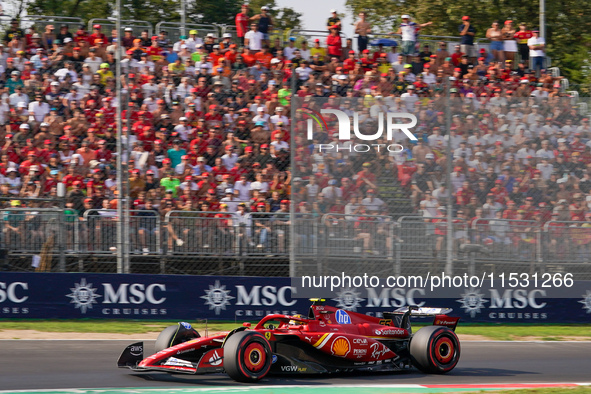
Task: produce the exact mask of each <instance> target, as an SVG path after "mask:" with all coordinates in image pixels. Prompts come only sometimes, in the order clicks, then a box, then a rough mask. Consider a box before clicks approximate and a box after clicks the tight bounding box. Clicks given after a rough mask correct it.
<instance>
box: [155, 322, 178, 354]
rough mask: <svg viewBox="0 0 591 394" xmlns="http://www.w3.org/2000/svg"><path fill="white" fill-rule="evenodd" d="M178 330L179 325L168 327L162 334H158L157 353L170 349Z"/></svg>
mask: <svg viewBox="0 0 591 394" xmlns="http://www.w3.org/2000/svg"><path fill="white" fill-rule="evenodd" d="M178 328H179V326H178V325H175V326H168V327H166V328H165V329H164V330H162V331H161V332H160V334H158V338H156V343H154V350H156V353H158V352H159V351H161V350H164V349H167V348H169V347H170V343H171V342H172V340H173V339H174V335H175V334H176V332H177V330H178Z"/></svg>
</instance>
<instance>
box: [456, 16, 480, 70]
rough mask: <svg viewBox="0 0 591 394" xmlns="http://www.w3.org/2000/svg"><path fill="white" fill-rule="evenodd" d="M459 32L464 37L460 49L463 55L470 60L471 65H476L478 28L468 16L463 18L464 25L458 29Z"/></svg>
mask: <svg viewBox="0 0 591 394" xmlns="http://www.w3.org/2000/svg"><path fill="white" fill-rule="evenodd" d="M458 31H459V32H460V35H461V36H462V39H461V41H460V43H461V48H460V49H461V51H462V53H464V54H466V55H467V56H468V57H469V58H470V61H471V63H472V64H474V63H475V60H476V47H475V46H474V36H475V35H476V28H475V27H474V26H473V25H472V23H471V22H470V17H469V16H467V15H466V16H463V17H462V24H461V25H460V26H459V27H458Z"/></svg>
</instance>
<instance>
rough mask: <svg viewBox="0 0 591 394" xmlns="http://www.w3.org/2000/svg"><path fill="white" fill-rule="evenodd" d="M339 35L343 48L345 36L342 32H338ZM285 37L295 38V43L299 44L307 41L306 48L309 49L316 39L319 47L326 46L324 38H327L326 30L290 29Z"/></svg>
mask: <svg viewBox="0 0 591 394" xmlns="http://www.w3.org/2000/svg"><path fill="white" fill-rule="evenodd" d="M339 35H340V36H341V40H342V43H343V46H345V45H346V40H347V38H348V37H347V35H346V34H345V33H343V32H340V33H339ZM286 37H288V38H289V37H295V38H296V42H300V41H301V40H302V39H304V40H306V41H308V47H309V48H311V47H312V46H313V44H314V43H313V42H312V41H311V40H314V39H316V38H318V39H319V40H320V44H321V46H324V45H322V44H326V37H328V30H306V29H292V30H289V31H288V32H287V35H286Z"/></svg>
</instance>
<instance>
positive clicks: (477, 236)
mask: <svg viewBox="0 0 591 394" xmlns="http://www.w3.org/2000/svg"><path fill="white" fill-rule="evenodd" d="M145 212H146V211H145V210H132V211H130V215H131V216H130V231H129V233H130V238H129V240H128V241H127V242H128V243H129V252H130V257H131V258H135V259H136V261H140V262H144V263H146V262H151V263H152V264H154V265H156V266H157V272H160V273H164V272H177V273H179V272H183V273H184V272H194V271H195V270H198V269H201V268H203V267H207V273H210V274H215V273H229V272H231V273H234V274H243V273H245V272H252V268H253V267H256V268H257V271H256V272H258V273H259V275H261V274H262V275H273V274H274V271H273V270H275V268H276V265H277V264H283V266H284V267H286V266H287V264H288V261H289V257H290V254H291V252H292V248H294V249H293V251H295V253H296V255H297V260H298V262H299V263H302V264H306V262H307V263H308V264H309V267H314V268H313V269H314V270H317V272H318V273H320V274H330V273H334V272H341V271H343V270H348V271H351V270H360V269H366V268H367V265H368V264H370V265H371V267H372V272H378V273H380V274H391V273H395V274H397V275H398V274H401V273H402V274H415V273H420V272H423V271H424V272H427V271H428V270H432V269H443V265H442V263H444V262H445V260H446V256H447V255H446V242H447V234H448V232H447V219H446V218H445V217H422V216H403V217H400V218H399V219H398V220H393V218H392V217H391V216H385V215H367V214H362V215H360V214H331V213H329V214H325V215H322V216H318V215H312V214H303V213H296V214H295V220H292V216H291V215H290V214H289V213H287V212H261V213H257V212H254V213H247V214H245V215H243V216H241V217H239V216H237V215H236V214H227V213H224V212H201V211H171V212H168V213H167V214H166V215H164V216H161V215H159V214H157V213H156V216H140V215H143V214H145ZM220 214H221V215H220ZM1 215H2V221H0V230H1V231H0V236H1V238H0V249H2V251H3V254H6V255H7V256H6V257H5V262H4V266H5V269H6V270H17V271H19V270H24V269H30V267H31V260H30V258H31V257H32V256H39V257H40V258H41V261H42V263H43V264H44V265H45V270H48V271H59V272H66V271H71V270H75V271H86V272H96V271H97V270H98V271H99V272H100V270H103V269H104V270H107V271H109V272H113V268H114V267H115V266H116V248H117V247H119V245H117V244H116V231H117V230H116V224H117V220H119V218H118V217H117V211H116V210H111V209H92V210H88V211H86V212H85V213H84V215H83V216H82V217H79V216H78V214H77V213H75V211H74V212H72V211H68V210H67V209H55V208H44V209H43V208H14V209H4V210H2V211H1ZM451 226H452V234H453V235H452V236H453V245H454V246H453V250H452V254H453V261H454V271H456V270H457V271H463V270H472V269H473V270H474V272H481V271H483V270H494V271H497V272H502V271H503V270H511V269H515V266H516V265H521V266H524V267H527V268H530V269H536V270H538V271H539V272H547V271H550V272H563V271H565V272H566V270H568V272H574V273H575V275H577V274H579V275H584V276H585V277H586V276H589V272H588V266H589V261H590V258H589V256H591V222H575V221H563V222H560V221H550V222H547V223H545V224H543V225H542V224H541V223H540V222H537V221H532V220H507V219H476V220H473V221H472V223H471V224H470V223H468V221H466V220H464V219H461V218H453V219H452V224H451ZM292 237H293V238H292ZM178 240H180V241H181V242H178ZM438 242H439V243H440V244H439V245H438ZM27 256H28V258H27ZM97 258H99V261H100V262H101V263H105V264H106V266H107V267H108V268H105V265H102V266H100V267H99V268H97V266H93V265H92V264H87V263H88V262H89V261H93V259H97ZM188 258H189V259H188ZM23 259H25V260H23ZM138 259H139V260H138ZM360 262H363V264H360ZM207 264H209V265H207ZM470 264H471V265H472V267H471V268H470V267H469V266H470ZM249 270H251V271H249ZM282 272H283V271H282ZM285 275H287V270H285Z"/></svg>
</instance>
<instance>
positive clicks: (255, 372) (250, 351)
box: [224, 331, 273, 383]
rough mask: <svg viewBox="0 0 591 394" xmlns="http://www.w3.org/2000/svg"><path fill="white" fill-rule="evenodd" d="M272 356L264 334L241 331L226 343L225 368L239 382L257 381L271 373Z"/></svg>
mask: <svg viewBox="0 0 591 394" xmlns="http://www.w3.org/2000/svg"><path fill="white" fill-rule="evenodd" d="M272 356H273V355H272V353H271V345H270V344H269V341H267V339H266V338H265V337H264V336H263V335H262V334H260V333H258V332H256V331H240V332H237V333H235V334H233V335H232V336H231V337H229V338H228V339H227V341H226V343H225V344H224V369H225V370H226V373H227V374H228V376H230V377H231V378H232V379H234V380H236V381H238V382H246V383H252V382H257V381H259V380H261V379H262V378H264V377H265V376H266V375H267V374H268V373H269V370H270V369H271V363H272Z"/></svg>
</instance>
